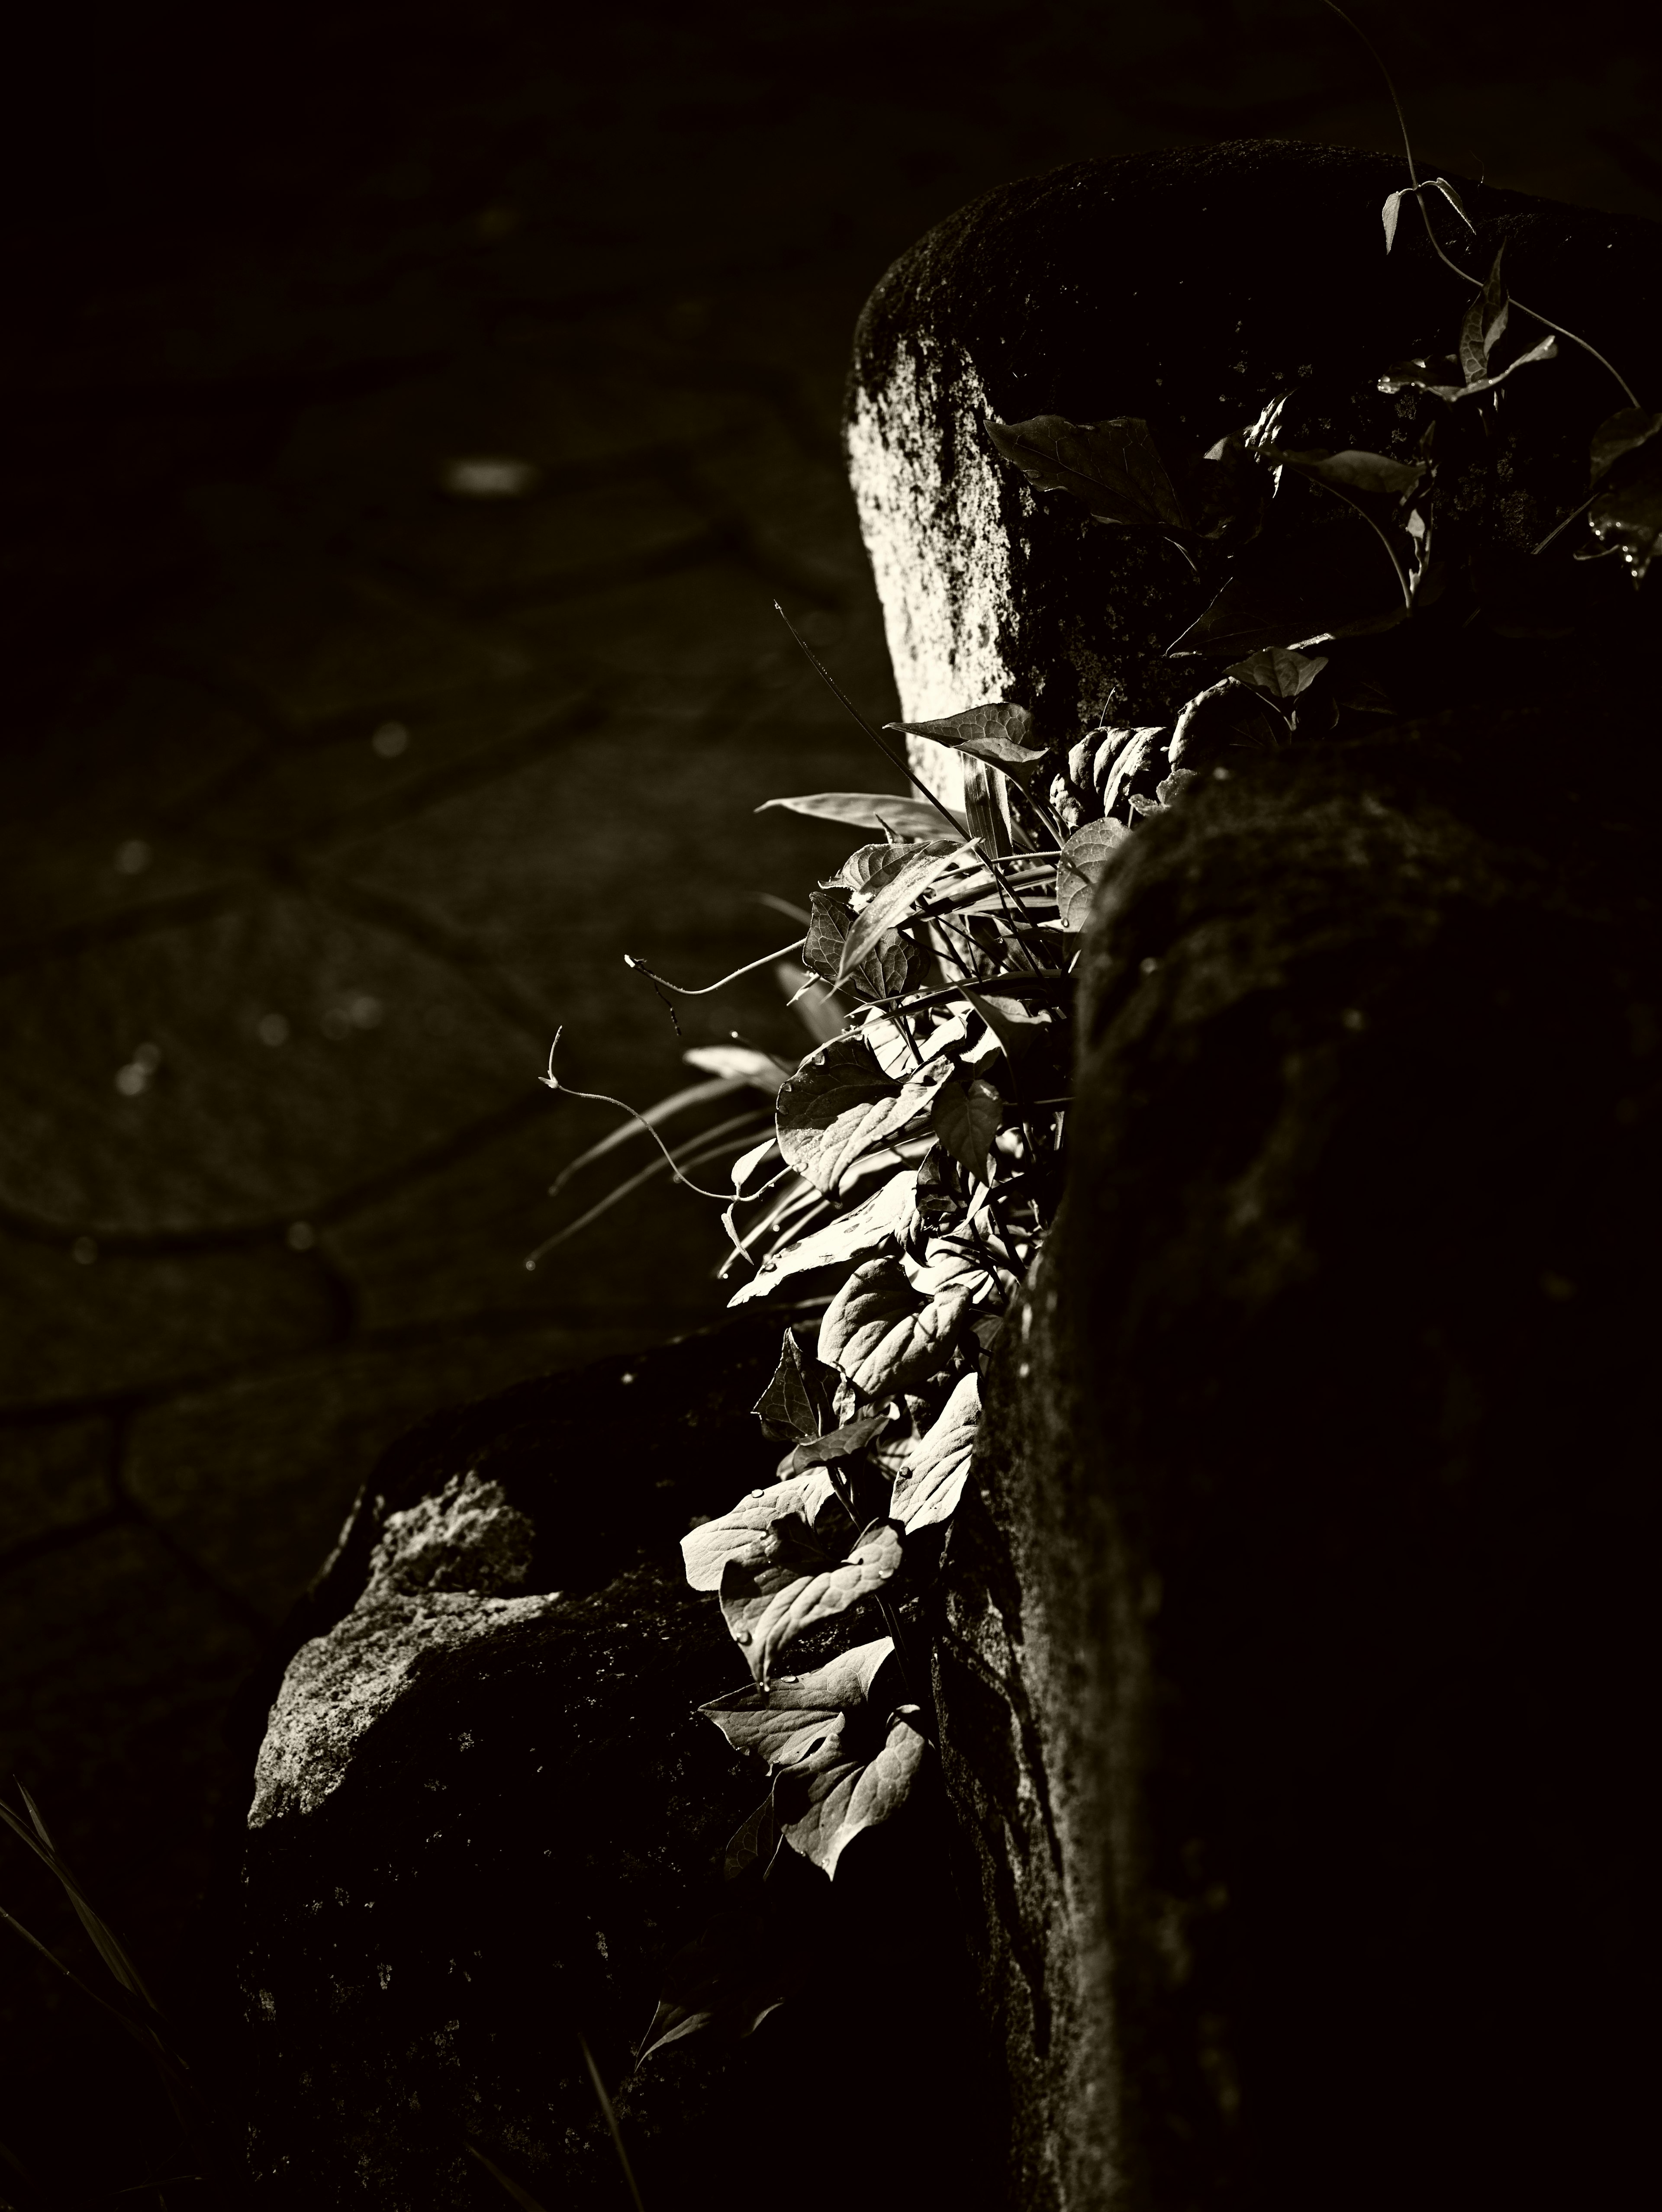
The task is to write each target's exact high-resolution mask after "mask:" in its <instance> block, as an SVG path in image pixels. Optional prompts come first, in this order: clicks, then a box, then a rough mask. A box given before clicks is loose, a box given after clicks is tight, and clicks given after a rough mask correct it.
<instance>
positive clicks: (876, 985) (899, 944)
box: [802, 848, 928, 999]
mask: <svg viewBox="0 0 1662 2212" xmlns="http://www.w3.org/2000/svg"><path fill="white" fill-rule="evenodd" d="M903 849H910V848H903ZM852 897H853V893H852V892H851V891H850V890H849V889H848V888H847V886H846V885H844V884H835V885H830V886H827V885H821V886H820V887H819V888H818V889H817V890H812V891H810V892H809V894H808V907H809V921H808V933H807V937H806V939H804V940H803V945H802V964H803V965H804V967H807V968H811V969H813V972H814V974H815V975H819V976H821V977H822V978H823V979H824V980H825V981H826V982H827V983H829V984H831V987H833V989H840V988H841V987H843V986H844V985H845V984H847V983H849V982H854V983H856V984H858V985H859V986H860V987H861V989H863V990H865V991H866V992H868V994H870V995H871V996H872V997H873V998H874V999H896V998H898V997H899V996H900V994H901V993H902V992H903V991H904V990H905V989H907V988H908V987H909V986H910V984H911V983H912V982H913V981H915V980H916V976H917V975H918V973H919V971H920V970H921V969H922V968H923V966H924V965H925V963H926V960H927V957H928V956H927V955H926V954H925V953H923V952H922V951H920V950H919V948H918V947H917V946H916V945H908V944H907V942H906V940H905V939H904V937H902V936H901V935H900V934H899V933H898V931H896V930H892V929H883V928H879V929H877V930H875V931H861V928H860V923H861V921H863V920H864V917H863V916H861V917H858V918H856V917H855V914H854V911H853V908H852V906H851V903H850V902H851V899H852ZM856 933H858V934H860V935H861V936H862V938H863V940H864V941H863V942H862V943H861V945H858V946H857V947H855V948H853V953H852V957H850V948H851V939H852V937H853V936H854V935H855V934H856Z"/></svg>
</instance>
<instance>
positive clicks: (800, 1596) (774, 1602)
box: [721, 1478, 900, 1681]
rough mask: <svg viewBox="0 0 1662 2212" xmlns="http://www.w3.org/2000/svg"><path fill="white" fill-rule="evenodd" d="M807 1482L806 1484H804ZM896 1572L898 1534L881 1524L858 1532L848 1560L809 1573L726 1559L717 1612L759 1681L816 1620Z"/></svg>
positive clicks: (795, 1567)
mask: <svg viewBox="0 0 1662 2212" xmlns="http://www.w3.org/2000/svg"><path fill="white" fill-rule="evenodd" d="M808 1479H811V1478H808ZM899 1566H900V1534H899V1531H898V1529H895V1528H891V1527H890V1526H889V1524H888V1522H886V1521H874V1522H872V1523H871V1525H870V1527H869V1528H864V1529H862V1530H861V1534H859V1536H858V1537H857V1538H856V1539H855V1541H854V1543H853V1545H852V1546H851V1547H850V1548H849V1553H848V1556H847V1557H846V1558H845V1559H839V1560H838V1561H837V1563H836V1564H835V1565H831V1566H827V1567H821V1568H819V1569H818V1570H814V1571H810V1570H807V1568H805V1567H802V1566H800V1565H791V1564H788V1563H786V1562H784V1561H781V1562H780V1563H779V1564H778V1565H752V1563H751V1561H750V1560H748V1559H740V1558H737V1557H734V1558H730V1559H728V1563H727V1565H726V1567H725V1569H724V1570H723V1571H722V1575H721V1611H722V1613H723V1615H724V1616H725V1618H726V1620H727V1624H728V1631H729V1632H730V1634H731V1635H732V1638H733V1640H734V1643H735V1644H738V1645H739V1646H740V1650H743V1651H744V1653H745V1656H746V1658H747V1659H748V1660H749V1662H750V1670H751V1673H752V1674H753V1675H754V1676H755V1677H756V1679H757V1680H758V1681H764V1680H766V1679H767V1677H768V1675H769V1674H770V1672H771V1670H772V1665H773V1658H774V1654H775V1653H776V1652H777V1651H780V1650H783V1648H784V1646H785V1645H786V1644H788V1643H789V1642H790V1640H791V1638H793V1637H794V1636H800V1635H801V1632H802V1631H803V1630H804V1629H805V1628H811V1627H812V1626H813V1624H814V1622H815V1621H816V1620H831V1619H832V1617H833V1616H834V1615H836V1614H837V1613H844V1612H846V1611H847V1610H848V1608H849V1606H851V1605H854V1604H856V1603H857V1602H858V1601H859V1600H860V1599H861V1598H862V1597H865V1596H868V1595H869V1594H870V1593H871V1592H872V1591H873V1590H875V1589H881V1588H882V1587H883V1585H884V1583H886V1582H891V1581H892V1579H893V1578H894V1576H895V1575H896V1574H897V1573H898V1571H899Z"/></svg>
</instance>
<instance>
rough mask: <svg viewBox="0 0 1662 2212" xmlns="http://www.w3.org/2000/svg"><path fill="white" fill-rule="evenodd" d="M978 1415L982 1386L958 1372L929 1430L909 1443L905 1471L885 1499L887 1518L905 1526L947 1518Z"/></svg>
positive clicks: (963, 1476) (960, 1490)
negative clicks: (909, 1447) (890, 1496)
mask: <svg viewBox="0 0 1662 2212" xmlns="http://www.w3.org/2000/svg"><path fill="white" fill-rule="evenodd" d="M980 1419H981V1385H980V1383H979V1382H978V1381H977V1378H976V1376H974V1375H973V1374H970V1375H965V1376H962V1377H961V1378H960V1379H959V1381H958V1382H957V1383H954V1384H953V1390H952V1395H951V1396H950V1397H949V1398H948V1399H947V1402H946V1404H945V1405H944V1406H943V1407H941V1411H940V1413H938V1414H937V1415H936V1416H935V1419H934V1423H933V1425H931V1427H930V1428H929V1430H928V1433H927V1434H926V1435H925V1436H923V1437H922V1438H921V1439H920V1440H919V1442H918V1443H916V1445H914V1446H913V1449H912V1455H911V1468H910V1472H909V1473H908V1474H906V1475H905V1476H904V1479H903V1480H901V1481H899V1482H897V1483H896V1485H895V1486H894V1494H893V1496H892V1498H891V1500H890V1504H889V1515H890V1518H891V1519H892V1520H895V1521H898V1522H899V1523H900V1525H901V1526H902V1528H906V1529H908V1530H910V1529H914V1528H931V1527H933V1525H934V1523H935V1522H937V1521H947V1520H950V1518H951V1517H952V1516H953V1513H955V1512H956V1511H957V1510H958V1501H959V1498H961V1497H962V1496H963V1495H964V1486H965V1482H966V1481H967V1480H969V1474H970V1461H971V1457H972V1456H973V1455H974V1451H975V1437H976V1425H977V1422H978V1421H979V1420H980Z"/></svg>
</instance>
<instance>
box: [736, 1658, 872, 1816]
mask: <svg viewBox="0 0 1662 2212" xmlns="http://www.w3.org/2000/svg"><path fill="white" fill-rule="evenodd" d="M893 1650H894V1643H893V1639H892V1638H890V1637H887V1636H880V1637H879V1638H877V1639H876V1641H875V1642H874V1643H871V1644H856V1645H855V1648H854V1650H851V1651H842V1652H839V1653H838V1654H837V1657H836V1658H835V1659H832V1660H830V1661H828V1662H827V1663H826V1664H825V1666H823V1667H816V1668H814V1670H813V1673H812V1674H776V1675H775V1676H774V1678H773V1680H771V1681H770V1683H769V1684H768V1686H767V1687H766V1688H765V1689H750V1690H730V1691H729V1692H728V1694H727V1695H726V1696H725V1697H722V1698H712V1699H711V1700H710V1702H709V1705H700V1706H699V1708H698V1710H699V1711H700V1712H701V1713H702V1714H703V1717H704V1718H705V1719H706V1720H709V1721H713V1722H714V1723H715V1726H716V1727H717V1728H718V1729H721V1733H722V1735H724V1736H725V1737H726V1738H727V1740H728V1742H729V1743H730V1744H731V1745H732V1746H733V1748H734V1750H735V1751H744V1752H748V1753H751V1755H752V1757H753V1758H756V1759H760V1760H761V1762H762V1764H763V1765H764V1766H772V1765H774V1764H775V1763H776V1760H777V1759H778V1757H779V1754H780V1752H781V1751H782V1748H783V1747H785V1746H786V1745H787V1744H788V1743H789V1742H791V1741H792V1740H793V1739H794V1737H795V1736H796V1735H798V1734H799V1733H800V1732H801V1729H803V1728H804V1727H805V1726H807V1725H810V1724H812V1723H816V1722H818V1723H823V1724H824V1725H825V1726H826V1727H829V1726H830V1725H831V1723H832V1722H833V1721H836V1720H839V1719H840V1718H841V1717H842V1716H843V1713H845V1712H848V1711H851V1710H852V1709H853V1708H855V1707H856V1706H860V1705H864V1704H865V1703H866V1700H867V1698H868V1694H869V1692H870V1690H871V1686H872V1684H873V1683H874V1681H875V1680H876V1679H877V1674H878V1671H879V1669H880V1668H881V1667H882V1665H883V1662H885V1660H886V1659H887V1658H888V1657H889V1656H891V1654H892V1652H893ZM754 1817H755V1816H754V1815H753V1814H752V1818H754Z"/></svg>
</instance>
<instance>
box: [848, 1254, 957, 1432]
mask: <svg viewBox="0 0 1662 2212" xmlns="http://www.w3.org/2000/svg"><path fill="white" fill-rule="evenodd" d="M969 1303H970V1301H969V1297H968V1294H967V1293H966V1292H965V1291H952V1292H949V1293H947V1294H945V1295H942V1296H930V1295H928V1293H926V1292H922V1291H916V1290H914V1289H913V1287H912V1285H911V1284H910V1282H909V1281H908V1280H907V1279H906V1274H905V1271H904V1268H903V1267H900V1265H899V1264H898V1261H894V1260H892V1259H888V1258H882V1259H877V1260H868V1261H864V1262H863V1263H862V1265H861V1266H860V1267H856V1268H855V1271H854V1273H852V1274H851V1275H850V1276H849V1279H848V1281H847V1282H846V1283H844V1284H843V1287H842V1289H841V1290H840V1291H838V1292H837V1296H836V1297H834V1298H833V1299H832V1300H831V1304H830V1305H829V1306H828V1307H827V1308H826V1309H825V1318H824V1319H823V1320H822V1321H821V1322H820V1324H819V1357H820V1358H821V1359H823V1360H824V1361H825V1364H826V1365H827V1366H828V1367H836V1368H839V1369H840V1370H842V1372H843V1374H844V1375H846V1376H848V1378H849V1382H850V1383H853V1385H854V1387H855V1389H856V1390H857V1391H859V1393H860V1395H861V1397H863V1398H866V1399H868V1400H870V1399H875V1398H882V1397H886V1396H887V1395H889V1394H890V1393H891V1392H893V1391H896V1390H907V1389H914V1388H916V1385H917V1384H919V1383H924V1382H927V1381H928V1378H929V1376H931V1375H933V1374H934V1373H935V1372H936V1370H938V1369H939V1368H941V1366H943V1365H944V1364H946V1360H947V1355H948V1353H949V1352H950V1351H951V1348H952V1342H953V1338H954V1337H955V1336H956V1335H957V1334H958V1330H959V1324H960V1323H961V1322H963V1320H964V1318H965V1310H966V1308H967V1307H968V1305H969Z"/></svg>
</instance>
